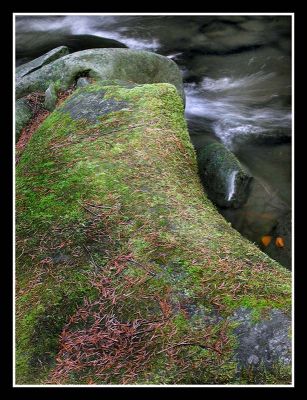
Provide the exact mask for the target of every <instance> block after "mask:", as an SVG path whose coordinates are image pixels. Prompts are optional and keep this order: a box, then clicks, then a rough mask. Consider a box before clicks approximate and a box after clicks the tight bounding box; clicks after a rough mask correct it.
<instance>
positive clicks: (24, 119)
mask: <svg viewBox="0 0 307 400" xmlns="http://www.w3.org/2000/svg"><path fill="white" fill-rule="evenodd" d="M32 115H33V113H32V110H31V107H30V104H29V102H28V101H27V99H18V100H17V101H16V104H15V132H16V142H17V141H18V139H19V136H20V133H21V131H22V129H23V128H24V127H25V126H26V125H27V123H28V122H29V121H30V120H31V118H32Z"/></svg>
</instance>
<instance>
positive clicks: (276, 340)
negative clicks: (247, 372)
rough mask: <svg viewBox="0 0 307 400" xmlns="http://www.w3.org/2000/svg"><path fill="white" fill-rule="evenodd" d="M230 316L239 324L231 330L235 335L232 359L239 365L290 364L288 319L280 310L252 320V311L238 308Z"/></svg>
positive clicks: (289, 322)
mask: <svg viewBox="0 0 307 400" xmlns="http://www.w3.org/2000/svg"><path fill="white" fill-rule="evenodd" d="M233 319H234V320H235V321H237V322H238V323H239V326H238V327H237V328H236V329H235V330H234V332H235V335H236V336H237V337H238V342H239V344H238V347H237V349H236V358H237V360H238V362H239V365H240V367H243V368H246V367H248V366H249V365H253V366H259V364H260V362H261V363H263V364H264V366H265V367H267V368H268V367H270V366H272V365H273V364H274V363H277V362H281V363H282V364H286V365H290V364H291V336H290V334H291V319H290V318H289V317H288V316H286V315H285V314H284V313H282V312H281V311H280V310H271V312H270V313H269V316H268V317H266V318H261V319H260V321H257V322H255V321H253V318H252V312H251V310H248V309H244V308H242V309H239V310H236V311H235V313H234V317H233Z"/></svg>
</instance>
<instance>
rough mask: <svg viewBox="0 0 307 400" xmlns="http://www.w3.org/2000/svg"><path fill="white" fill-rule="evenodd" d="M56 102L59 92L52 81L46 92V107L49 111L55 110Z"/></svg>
mask: <svg viewBox="0 0 307 400" xmlns="http://www.w3.org/2000/svg"><path fill="white" fill-rule="evenodd" d="M56 102H57V93H56V90H55V86H54V83H51V84H50V85H49V87H48V89H47V90H46V92H45V101H44V107H45V108H46V109H47V110H48V111H53V110H54V109H55V106H56Z"/></svg>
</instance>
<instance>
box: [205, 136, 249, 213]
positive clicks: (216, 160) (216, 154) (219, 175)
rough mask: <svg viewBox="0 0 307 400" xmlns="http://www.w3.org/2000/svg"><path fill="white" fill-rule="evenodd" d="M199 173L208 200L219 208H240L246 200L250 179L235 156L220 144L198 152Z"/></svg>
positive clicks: (206, 147)
mask: <svg viewBox="0 0 307 400" xmlns="http://www.w3.org/2000/svg"><path fill="white" fill-rule="evenodd" d="M198 165H199V172H200V175H201V178H202V181H203V183H204V185H205V188H206V190H207V192H208V195H209V197H210V199H211V200H212V201H213V202H214V203H216V204H217V205H219V206H220V207H233V208H238V207H241V206H242V205H243V204H244V203H245V202H246V200H247V198H248V194H249V186H250V183H251V180H252V177H251V176H250V175H249V174H248V173H247V172H246V171H245V170H244V169H243V167H242V165H241V164H240V162H239V160H238V159H237V158H236V156H235V155H234V154H233V153H231V152H230V151H229V150H228V149H226V147H225V146H224V145H222V144H221V143H208V144H206V145H205V146H204V147H202V148H200V149H199V150H198Z"/></svg>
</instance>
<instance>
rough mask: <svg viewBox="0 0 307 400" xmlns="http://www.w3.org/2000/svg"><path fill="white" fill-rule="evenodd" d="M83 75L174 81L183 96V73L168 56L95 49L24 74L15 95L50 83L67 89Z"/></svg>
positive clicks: (42, 88) (44, 87)
mask: <svg viewBox="0 0 307 400" xmlns="http://www.w3.org/2000/svg"><path fill="white" fill-rule="evenodd" d="M81 75H86V76H89V77H91V78H94V79H95V80H96V81H98V80H106V79H111V80H112V79H121V80H123V81H131V82H134V83H141V84H143V83H159V82H166V83H171V84H173V85H175V86H176V88H177V89H178V92H179V93H180V95H181V96H182V97H184V92H183V86H182V77H181V72H180V70H179V68H178V67H177V65H176V64H175V63H174V61H172V60H170V59H169V58H167V57H163V56H161V55H159V54H155V53H150V52H147V51H140V50H128V49H93V50H84V51H79V52H76V53H73V54H69V55H67V56H65V57H61V58H60V59H59V60H56V61H54V62H53V63H50V64H48V65H46V66H43V67H42V68H40V69H38V70H36V71H34V72H32V73H30V74H28V75H26V76H24V77H22V78H21V79H19V80H18V81H17V83H16V98H19V97H21V96H24V95H26V94H28V93H31V92H33V91H45V90H46V89H47V88H48V86H49V84H50V83H51V82H56V83H57V84H58V85H59V86H60V88H61V89H67V88H68V87H69V86H70V85H71V84H72V83H74V82H75V81H76V80H77V79H78V78H79V77H80V76H81Z"/></svg>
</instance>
